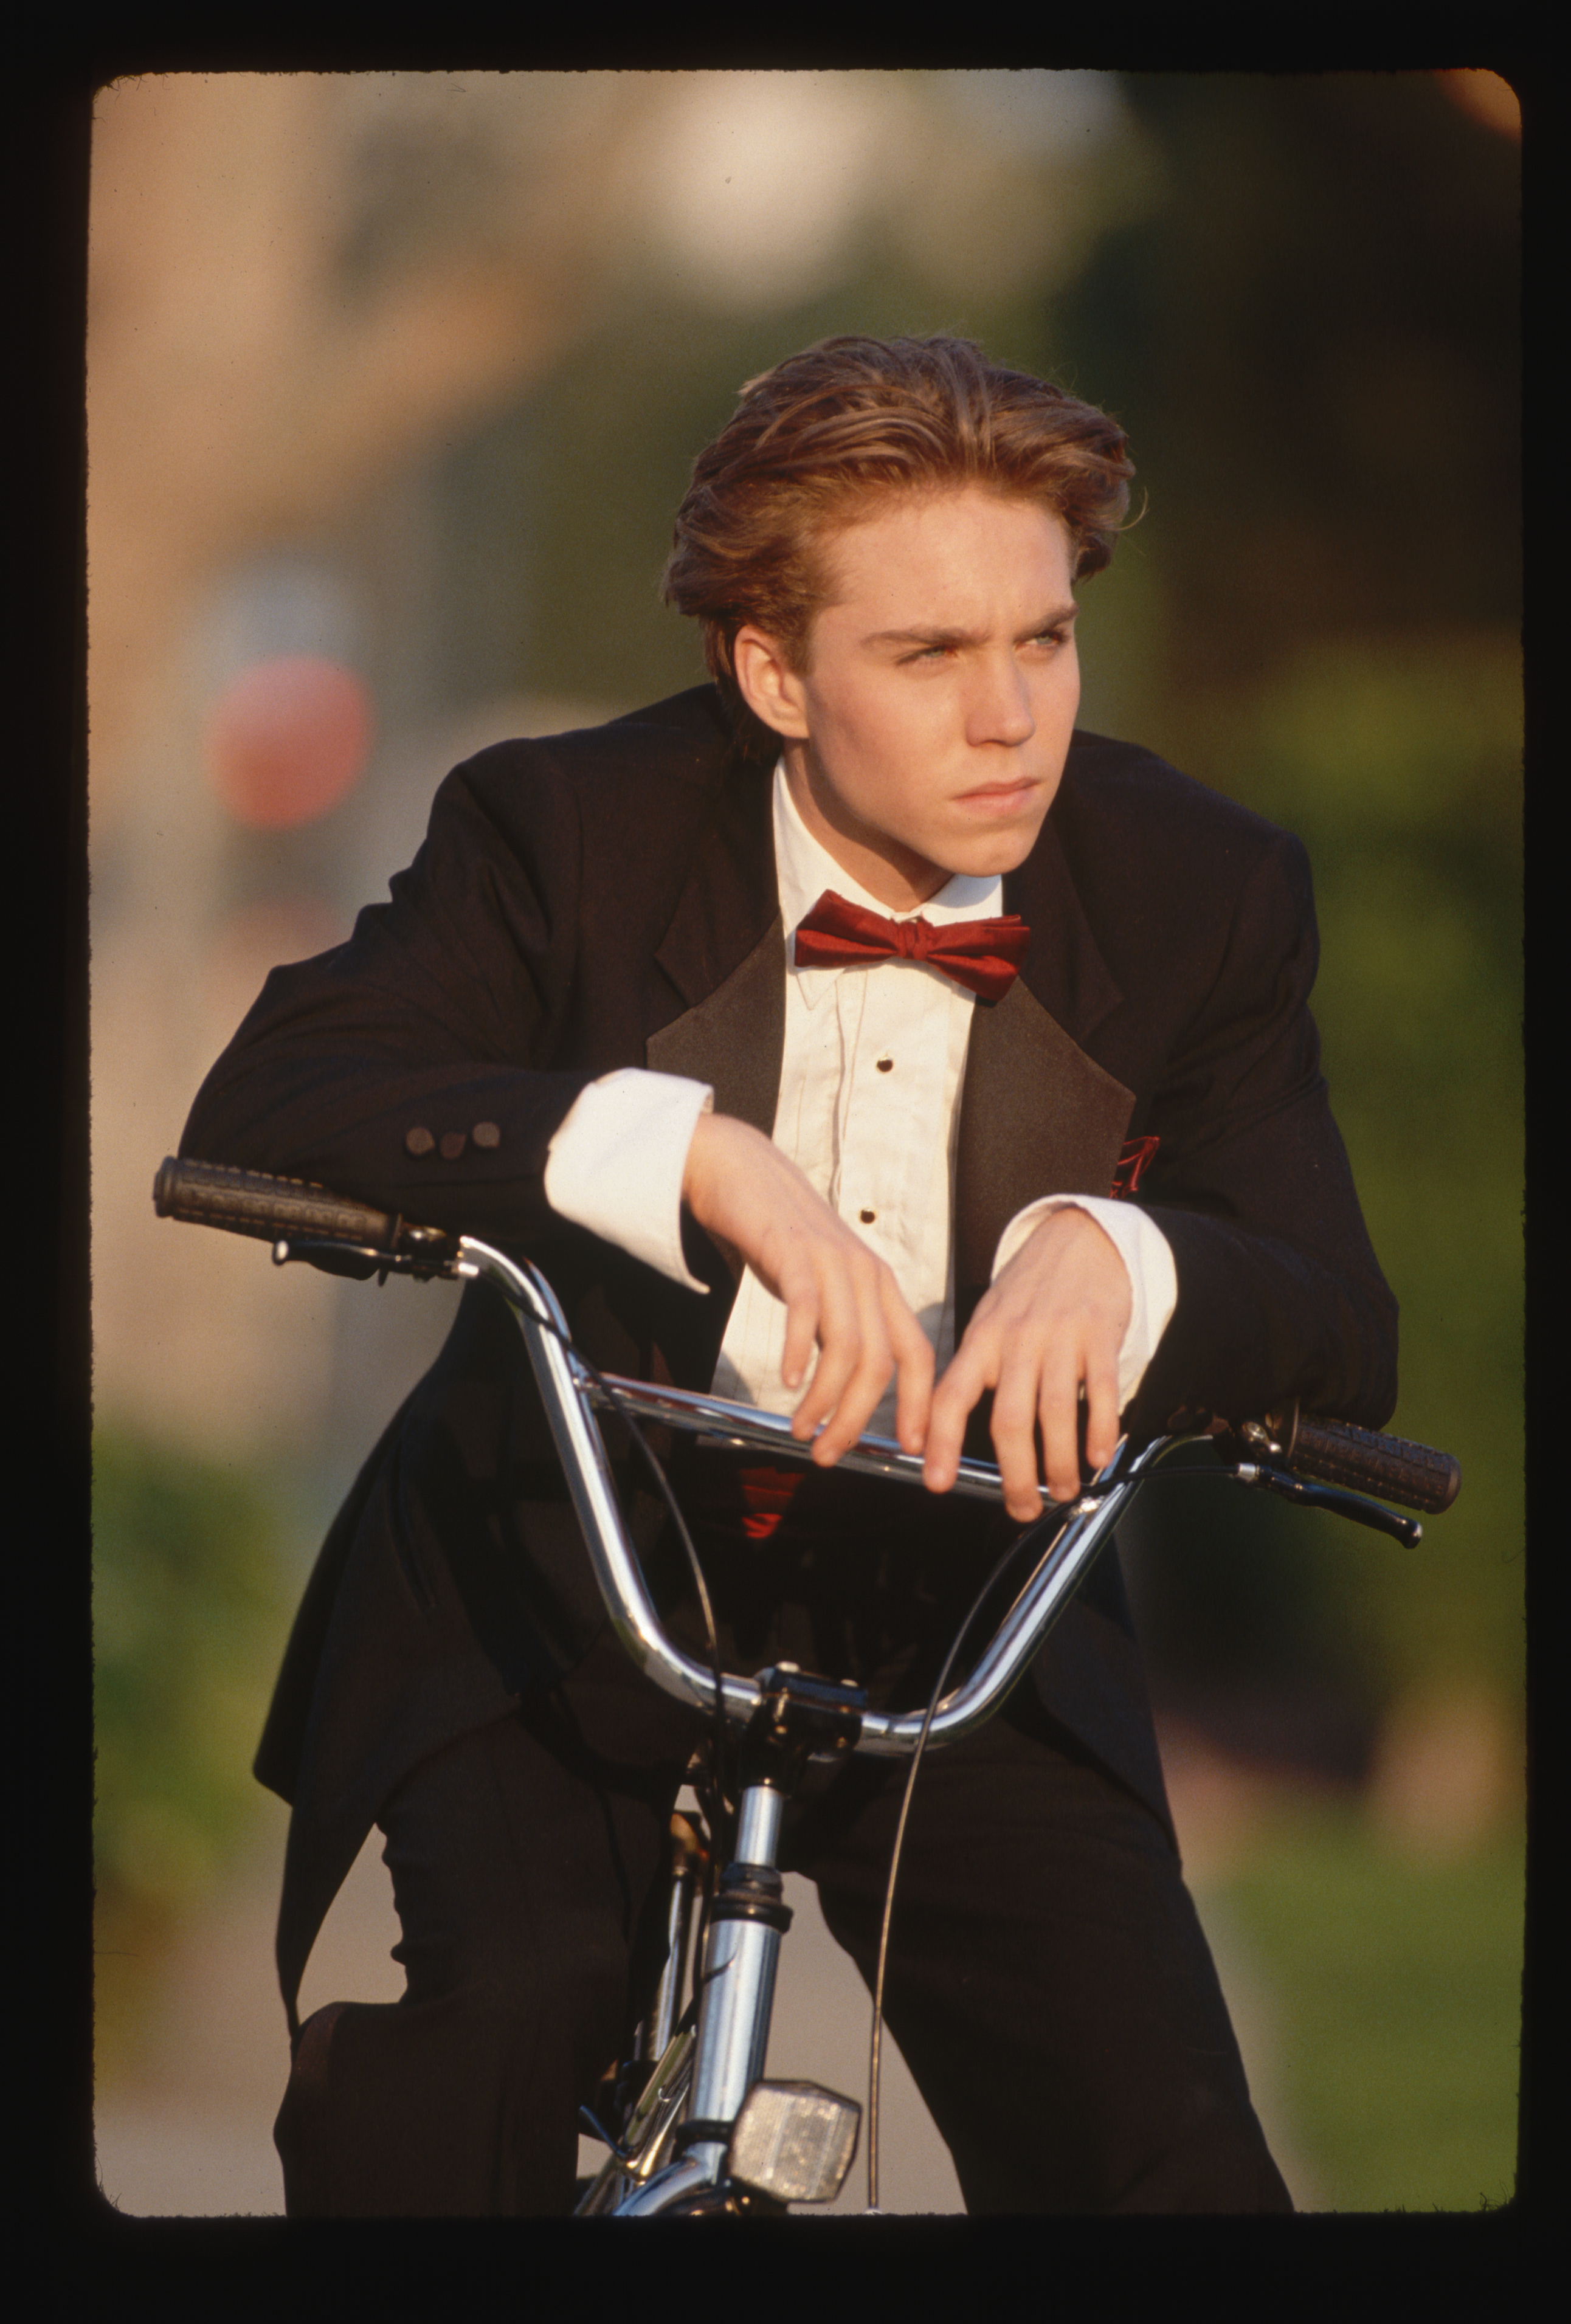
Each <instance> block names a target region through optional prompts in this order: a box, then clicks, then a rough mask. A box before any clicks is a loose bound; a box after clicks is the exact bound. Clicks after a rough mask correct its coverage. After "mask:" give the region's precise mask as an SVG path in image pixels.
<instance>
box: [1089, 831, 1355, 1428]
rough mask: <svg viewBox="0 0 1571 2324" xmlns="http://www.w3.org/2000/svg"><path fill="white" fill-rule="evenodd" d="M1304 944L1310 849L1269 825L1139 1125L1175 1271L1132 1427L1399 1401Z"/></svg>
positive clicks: (1310, 947)
mask: <svg viewBox="0 0 1571 2324" xmlns="http://www.w3.org/2000/svg"><path fill="white" fill-rule="evenodd" d="M1318 957H1319V945H1318V937H1317V930H1316V924H1315V912H1314V900H1313V894H1312V889H1311V882H1310V875H1309V866H1308V859H1307V857H1306V855H1305V853H1304V851H1303V849H1302V847H1301V846H1300V844H1298V841H1297V840H1295V839H1293V838H1291V837H1290V836H1289V835H1287V834H1285V833H1280V832H1272V833H1271V835H1270V842H1269V844H1266V845H1265V846H1263V847H1261V849H1260V850H1259V851H1258V853H1256V855H1255V858H1254V861H1253V862H1252V864H1251V866H1250V868H1249V870H1248V871H1247V874H1246V876H1245V877H1244V878H1243V880H1242V881H1241V882H1240V884H1239V886H1238V889H1237V890H1236V894H1235V898H1234V906H1233V909H1232V913H1231V918H1230V923H1229V925H1228V926H1227V927H1226V929H1225V933H1224V936H1223V939H1222V941H1221V943H1220V945H1219V947H1218V953H1217V957H1216V960H1215V974H1214V976H1213V977H1212V978H1211V980H1210V982H1209V985H1208V989H1207V990H1206V993H1205V997H1204V999H1203V1001H1202V1002H1201V1004H1200V1006H1199V1007H1198V1009H1197V1010H1195V1011H1194V1012H1193V1014H1192V1015H1191V1016H1190V1017H1189V1019H1187V1022H1186V1023H1184V1024H1183V1025H1182V1027H1181V1028H1179V1029H1178V1035H1177V1037H1176V1038H1175V1039H1174V1041H1173V1043H1172V1045H1171V1047H1170V1048H1169V1053H1168V1056H1167V1058H1166V1060H1165V1063H1164V1066H1163V1069H1162V1072H1161V1074H1160V1082H1159V1085H1158V1087H1157V1089H1156V1092H1155V1095H1154V1098H1153V1100H1152V1102H1151V1106H1150V1108H1149V1111H1146V1110H1143V1109H1142V1113H1143V1119H1141V1120H1140V1121H1139V1123H1138V1124H1137V1126H1138V1127H1139V1128H1140V1129H1141V1130H1142V1131H1146V1132H1151V1133H1155V1134H1156V1135H1157V1136H1158V1137H1159V1138H1160V1146H1159V1147H1158V1148H1157V1151H1156V1155H1155V1157H1154V1159H1153V1162H1152V1165H1151V1171H1150V1174H1149V1176H1148V1177H1147V1179H1146V1181H1145V1182H1144V1183H1143V1184H1142V1185H1141V1189H1140V1195H1139V1199H1140V1200H1141V1203H1142V1204H1143V1205H1144V1206H1145V1207H1146V1208H1147V1209H1148V1211H1149V1213H1150V1215H1151V1218H1152V1220H1153V1221H1154V1222H1155V1223H1156V1224H1157V1225H1158V1226H1159V1227H1160V1229H1161V1231H1162V1233H1163V1234H1164V1235H1165V1236H1166V1238H1167V1240H1168V1242H1169V1247H1170V1248H1171V1250H1172V1253H1173V1258H1174V1263H1175V1266H1176V1268H1177V1274H1178V1300H1177V1305H1176V1307H1175V1310H1174V1314H1173V1316H1172V1319H1171V1321H1170V1323H1169V1327H1168V1330H1167V1332H1166V1333H1165V1334H1164V1336H1163V1339H1162V1342H1161V1343H1160V1346H1159V1348H1158V1350H1157V1352H1156V1355H1155V1357H1154V1358H1153V1360H1152V1362H1151V1368H1150V1369H1149V1371H1148V1372H1147V1375H1146V1378H1145V1379H1144V1381H1143V1382H1142V1384H1141V1390H1140V1393H1139V1395H1138V1396H1137V1397H1136V1398H1135V1401H1134V1404H1133V1406H1132V1415H1131V1418H1132V1425H1134V1426H1135V1427H1137V1428H1138V1429H1141V1431H1143V1432H1146V1433H1150V1432H1151V1431H1154V1430H1158V1429H1160V1428H1161V1427H1162V1426H1163V1425H1164V1424H1165V1422H1166V1420H1167V1419H1168V1417H1169V1416H1170V1415H1171V1414H1172V1413H1173V1412H1174V1411H1176V1410H1177V1409H1178V1408H1179V1407H1187V1408H1189V1409H1196V1408H1198V1409H1200V1410H1204V1411H1209V1412H1212V1413H1215V1414H1218V1415H1221V1416H1224V1417H1225V1418H1227V1419H1228V1420H1230V1421H1234V1422H1238V1421H1241V1420H1243V1419H1245V1418H1247V1417H1250V1416H1253V1415H1258V1414H1259V1413H1261V1412H1262V1411H1264V1410H1267V1409H1269V1408H1271V1407H1272V1406H1275V1405H1277V1404H1279V1403H1281V1402H1283V1401H1285V1400H1286V1399H1287V1398H1289V1397H1294V1396H1297V1397H1301V1398H1302V1400H1303V1403H1304V1405H1305V1407H1306V1409H1308V1410H1311V1411H1317V1412H1323V1413H1326V1414H1331V1415H1335V1416H1340V1417H1342V1418H1344V1419H1348V1420H1353V1421H1356V1422H1360V1423H1362V1424H1363V1425H1366V1426H1371V1427H1378V1426H1380V1425H1382V1423H1383V1422H1384V1421H1385V1420H1387V1419H1388V1418H1389V1417H1390V1416H1391V1411H1392V1409H1393V1407H1394V1406H1395V1403H1396V1348H1397V1308H1396V1302H1395V1300H1394V1298H1393V1297H1392V1296H1391V1291H1390V1290H1389V1288H1388V1287H1387V1285H1386V1283H1385V1281H1384V1278H1383V1277H1382V1274H1381V1270H1380V1267H1379V1264H1378V1262H1377V1261H1376V1259H1375V1256H1374V1252H1373V1250H1372V1247H1371V1244H1370V1240H1369V1236H1368V1233H1367V1231H1366V1230H1365V1227H1364V1223H1363V1214H1362V1212H1361V1210H1360V1207H1359V1202H1358V1196H1357V1194H1356V1192H1355V1191H1354V1183H1353V1174H1352V1170H1351V1167H1350V1166H1349V1163H1348V1158H1347V1153H1346V1149H1345V1147H1344V1145H1343V1142H1342V1139H1341V1136H1340V1134H1339V1132H1338V1130H1337V1128H1336V1124H1335V1120H1333V1118H1332V1114H1331V1108H1330V1102H1329V1096H1328V1093H1327V1089H1326V1081H1325V1077H1324V1075H1323V1074H1322V1073H1321V1070H1320V1045H1319V1037H1318V1034H1317V1029H1316V1027H1315V1022H1314V1019H1313V1018H1312V1017H1311V1015H1310V1012H1309V994H1310V990H1311V988H1312V986H1313V983H1314V980H1315V973H1316V969H1317V965H1318Z"/></svg>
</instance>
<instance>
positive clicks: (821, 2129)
mask: <svg viewBox="0 0 1571 2324" xmlns="http://www.w3.org/2000/svg"><path fill="white" fill-rule="evenodd" d="M861 2121H862V2108H861V2107H859V2106H858V2105H857V2103H856V2101H855V2098H837V2097H836V2094H835V2092H834V2091H833V2090H826V2089H819V2087H818V2083H817V2082H754V2084H753V2088H752V2089H750V2090H749V2091H748V2093H747V2096H746V2098H745V2099H744V2102H743V2106H742V2111H741V2113H740V2114H739V2115H738V2116H737V2117H736V2122H735V2128H734V2129H733V2131H732V2133H731V2153H730V2158H729V2164H728V2167H729V2170H730V2174H731V2176H732V2178H733V2179H738V2180H740V2181H741V2182H742V2184H743V2185H744V2187H753V2188H756V2189H757V2190H758V2191H759V2193H760V2194H763V2195H772V2196H773V2197H774V2199H775V2200H776V2201H777V2202H780V2203H832V2202H833V2201H834V2199H835V2198H836V2195H837V2194H838V2193H839V2192H840V2190H841V2188H842V2187H843V2186H844V2184H845V2183H846V2172H847V2171H849V2170H850V2168H851V2158H852V2156H853V2155H854V2154H855V2152H856V2133H857V2129H858V2127H859V2126H860V2124H861Z"/></svg>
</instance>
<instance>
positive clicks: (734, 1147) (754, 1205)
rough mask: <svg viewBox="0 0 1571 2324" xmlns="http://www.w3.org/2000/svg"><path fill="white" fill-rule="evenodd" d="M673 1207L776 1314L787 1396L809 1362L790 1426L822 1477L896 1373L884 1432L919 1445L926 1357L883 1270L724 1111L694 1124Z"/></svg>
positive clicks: (789, 1170) (784, 1163)
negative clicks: (730, 1257)
mask: <svg viewBox="0 0 1571 2324" xmlns="http://www.w3.org/2000/svg"><path fill="white" fill-rule="evenodd" d="M682 1199H683V1201H684V1202H685V1203H686V1204H687V1206H688V1209H689V1210H690V1211H691V1213H692V1214H693V1216H694V1217H695V1218H696V1219H697V1220H698V1223H699V1225H700V1226H702V1227H704V1228H707V1231H709V1232H710V1233H711V1234H712V1235H714V1236H715V1237H716V1240H718V1241H721V1242H724V1243H729V1244H730V1245H731V1246H732V1248H733V1249H734V1250H735V1251H737V1252H738V1253H739V1254H740V1255H741V1257H742V1258H743V1259H744V1260H745V1261H746V1262H747V1264H748V1265H749V1266H750V1267H751V1268H752V1269H753V1273H754V1274H755V1275H756V1276H757V1277H758V1278H759V1280H760V1282H761V1283H762V1284H763V1286H764V1287H765V1289H766V1290H769V1291H772V1293H773V1294H774V1296H775V1297H776V1298H777V1299H779V1300H780V1301H781V1302H782V1304H783V1305H784V1307H785V1311H786V1336H785V1356H784V1360H783V1361H782V1364H781V1374H782V1376H783V1378H784V1380H785V1383H786V1386H787V1387H788V1388H792V1389H794V1388H796V1387H797V1386H798V1384H799V1382H800V1380H801V1379H803V1377H804V1376H805V1374H806V1372H807V1369H808V1364H809V1360H810V1358H811V1356H812V1352H813V1349H814V1347H815V1345H816V1346H817V1347H818V1351H819V1353H818V1364H817V1366H816V1367H815V1369H814V1371H813V1377H812V1380H811V1382H810V1384H809V1388H808V1391H807V1394H806V1395H805V1396H804V1397H803V1398H802V1401H801V1403H800V1404H799V1406H798V1407H797V1410H796V1415H795V1417H794V1418H793V1419H792V1422H791V1434H792V1435H793V1436H796V1437H799V1438H800V1439H801V1440H802V1442H803V1443H807V1442H808V1441H809V1439H810V1438H814V1437H815V1434H816V1442H815V1443H814V1444H813V1458H814V1460H815V1461H816V1462H818V1464H819V1466H820V1467H823V1468H830V1467H832V1466H833V1465H834V1463H835V1462H836V1461H837V1460H838V1459H839V1458H840V1455H841V1454H842V1453H843V1452H846V1451H848V1450H849V1448H850V1447H851V1446H852V1445H853V1444H855V1442H856V1439H857V1438H858V1437H859V1436H860V1435H861V1434H862V1432H863V1430H864V1428H865V1427H866V1425H867V1424H868V1422H869V1420H870V1419H871V1418H872V1416H873V1413H874V1411H875V1410H876V1409H877V1407H878V1405H879V1403H880V1401H881V1400H882V1398H883V1394H884V1392H885V1390H886V1389H887V1388H888V1386H889V1383H890V1379H891V1378H892V1376H893V1375H895V1374H896V1373H898V1375H899V1382H898V1386H897V1388H896V1393H895V1406H896V1416H895V1434H896V1435H897V1436H898V1438H899V1440H900V1443H901V1446H902V1447H903V1448H904V1450H905V1451H906V1452H921V1450H922V1449H923V1445H924V1443H925V1442H926V1438H927V1427H928V1410H929V1405H930V1403H931V1400H932V1393H933V1350H932V1346H931V1344H930V1342H929V1339H928V1336H927V1334H926V1333H925V1332H924V1331H923V1330H922V1327H921V1325H920V1324H919V1323H918V1322H917V1319H916V1317H915V1316H914V1315H913V1314H912V1313H911V1311H910V1308H909V1307H908V1306H907V1305H906V1303H905V1300H904V1298H903V1297H902V1296H901V1289H900V1286H899V1285H898V1284H897V1283H896V1281H895V1278H894V1275H893V1272H892V1269H891V1268H889V1267H887V1266H886V1265H885V1263H884V1261H883V1259H880V1258H879V1257H878V1256H877V1255H876V1253H875V1252H873V1251H872V1250H869V1249H868V1247H867V1245H866V1244H865V1243H864V1241H863V1240H862V1238H861V1236H860V1235H858V1234H857V1233H855V1231H854V1230H853V1229H852V1228H850V1227H848V1226H847V1225H846V1222H845V1221H844V1220H843V1219H840V1218H837V1217H836V1214H835V1213H834V1212H833V1211H832V1210H831V1209H830V1208H829V1205H828V1203H826V1202H825V1201H824V1199H823V1197H822V1195H820V1194H816V1193H815V1192H814V1190H813V1188H812V1187H811V1186H810V1185H809V1184H808V1181H807V1179H806V1178H805V1177H804V1176H802V1173H801V1172H800V1171H799V1169H798V1168H797V1166H796V1164H795V1163H794V1162H792V1161H790V1159H789V1158H788V1157H786V1156H785V1155H784V1154H782V1153H781V1150H780V1148H779V1147H778V1146H776V1145H775V1144H774V1142H773V1140H772V1139H768V1138H765V1137H764V1136H763V1134H762V1131H760V1130H754V1129H753V1128H752V1127H751V1126H750V1125H749V1124H748V1123H747V1122H744V1121H737V1120H735V1119H734V1117H732V1116H731V1115H729V1114H722V1113H706V1114H701V1115H700V1116H699V1119H698V1128H697V1129H696V1130H695V1131H694V1133H693V1142H692V1144H691V1146H690V1147H689V1148H688V1164H687V1169H686V1171H685V1173H684V1174H683V1178H682Z"/></svg>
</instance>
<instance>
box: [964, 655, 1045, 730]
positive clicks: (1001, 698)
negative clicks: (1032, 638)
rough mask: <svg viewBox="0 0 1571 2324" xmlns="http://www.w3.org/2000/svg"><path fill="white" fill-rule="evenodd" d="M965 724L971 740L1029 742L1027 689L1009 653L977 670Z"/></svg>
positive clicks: (1031, 715)
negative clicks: (973, 691)
mask: <svg viewBox="0 0 1571 2324" xmlns="http://www.w3.org/2000/svg"><path fill="white" fill-rule="evenodd" d="M968 724H969V727H970V740H971V741H972V742H1010V743H1020V742H1030V738H1031V736H1032V735H1033V734H1034V733H1036V731H1037V721H1036V713H1035V712H1034V710H1033V709H1032V707H1031V698H1030V687H1029V685H1028V684H1027V682H1026V674H1025V672H1024V671H1023V670H1022V669H1021V668H1020V666H1019V664H1018V663H1017V662H1016V660H1015V659H1014V657H1013V656H1012V655H1009V656H1007V657H1003V656H1001V657H1000V658H999V659H997V660H992V659H988V660H986V661H984V663H983V665H982V666H981V668H980V669H978V671H977V674H976V686H975V693H974V695H973V696H972V700H971V705H970V716H969V721H968Z"/></svg>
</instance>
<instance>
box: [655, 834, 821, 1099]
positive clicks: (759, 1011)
mask: <svg viewBox="0 0 1571 2324" xmlns="http://www.w3.org/2000/svg"><path fill="white" fill-rule="evenodd" d="M772 869H773V862H772V859H771V870H772ZM662 965H663V960H662ZM668 973H670V972H669V970H668ZM785 975H786V958H785V935H784V931H783V929H782V927H781V917H780V914H779V912H778V911H777V912H776V913H775V915H774V918H772V920H771V922H770V924H769V926H768V927H767V928H766V929H765V930H764V933H763V935H762V937H761V938H760V939H759V941H758V943H757V944H755V945H753V949H752V951H751V952H750V953H748V954H746V956H745V957H744V959H743V960H742V961H741V962H740V963H739V964H738V965H737V966H736V967H735V969H733V970H732V972H731V973H730V975H729V976H727V977H726V978H725V981H724V982H723V983H721V984H719V985H717V986H716V989H715V990H714V991H713V992H711V993H709V994H708V995H707V998H706V999H704V1000H702V1001H699V1002H698V1004H697V1005H696V1007H694V1008H691V1009H689V1010H688V1011H687V1013H686V1015H685V1016H681V1017H679V1018H677V1019H675V1021H674V1022H673V1023H672V1024H670V1025H666V1026H663V1027H662V1028H661V1030H660V1031H659V1032H657V1033H652V1034H651V1035H650V1037H649V1039H648V1041H647V1042H646V1044H645V1048H644V1055H645V1059H646V1062H647V1064H648V1065H649V1069H650V1071H651V1072H652V1073H657V1074H686V1075H687V1076H688V1079H689V1080H691V1081H696V1082H708V1083H710V1084H712V1085H713V1087H714V1091H715V1111H716V1113H729V1114H735V1116H736V1118H737V1119H738V1120H741V1121H750V1122H751V1123H752V1124H753V1128H754V1129H755V1130H762V1132H763V1134H764V1136H765V1137H766V1138H769V1137H772V1135H773V1131H774V1113H775V1103H776V1101H777V1100H778V1098H779V1096H780V1076H781V1061H782V1060H783V1058H784V1056H785Z"/></svg>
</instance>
